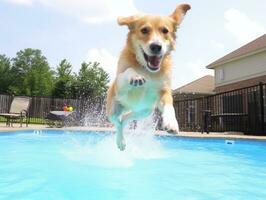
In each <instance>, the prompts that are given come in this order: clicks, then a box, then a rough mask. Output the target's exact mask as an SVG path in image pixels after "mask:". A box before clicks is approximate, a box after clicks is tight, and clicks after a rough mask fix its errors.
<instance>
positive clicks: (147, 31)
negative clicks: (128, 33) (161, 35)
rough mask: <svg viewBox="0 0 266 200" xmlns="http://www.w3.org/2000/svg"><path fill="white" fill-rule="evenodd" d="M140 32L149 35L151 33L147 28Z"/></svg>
mask: <svg viewBox="0 0 266 200" xmlns="http://www.w3.org/2000/svg"><path fill="white" fill-rule="evenodd" d="M140 31H141V33H142V34H148V33H149V29H148V28H147V27H144V28H142V29H140Z"/></svg>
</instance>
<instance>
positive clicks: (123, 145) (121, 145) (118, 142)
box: [116, 136, 126, 151]
mask: <svg viewBox="0 0 266 200" xmlns="http://www.w3.org/2000/svg"><path fill="white" fill-rule="evenodd" d="M116 145H117V147H118V149H120V151H124V150H125V148H126V142H125V139H124V137H121V136H117V137H116Z"/></svg>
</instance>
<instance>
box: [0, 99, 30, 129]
mask: <svg viewBox="0 0 266 200" xmlns="http://www.w3.org/2000/svg"><path fill="white" fill-rule="evenodd" d="M30 100H31V99H30V98H29V97H14V98H13V101H12V103H11V106H10V109H9V112H8V113H0V116H2V117H5V118H6V119H7V121H6V125H7V126H13V122H14V120H16V119H19V120H20V127H22V123H23V119H26V126H27V127H28V120H29V117H28V110H29V105H30Z"/></svg>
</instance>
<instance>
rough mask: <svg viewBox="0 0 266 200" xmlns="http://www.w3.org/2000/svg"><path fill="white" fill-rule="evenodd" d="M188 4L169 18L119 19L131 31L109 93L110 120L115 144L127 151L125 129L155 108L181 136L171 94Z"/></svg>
mask: <svg viewBox="0 0 266 200" xmlns="http://www.w3.org/2000/svg"><path fill="white" fill-rule="evenodd" d="M189 9H190V5H188V4H180V5H178V6H177V7H176V9H175V11H174V12H173V13H172V14H171V15H169V16H157V15H134V16H129V17H119V18H118V20H117V21H118V24H119V25H126V26H128V28H129V33H128V36H127V42H126V46H125V47H124V49H123V50H122V52H121V55H120V58H119V60H118V68H117V73H116V78H115V81H114V82H113V83H112V84H111V86H110V87H109V89H108V92H107V105H106V112H107V117H108V119H109V121H110V122H111V123H113V124H114V125H115V128H116V144H117V147H118V148H119V149H120V150H121V151H123V150H124V149H125V147H126V143H125V139H124V136H123V128H124V127H125V125H126V124H127V123H128V122H129V121H130V120H138V119H140V118H144V117H147V116H149V115H150V114H151V113H152V112H153V110H154V109H155V108H158V109H159V111H160V112H161V113H162V126H163V128H164V129H165V130H167V131H170V132H173V133H178V132H179V126H178V123H177V120H176V117H175V110H174V107H173V98H172V93H171V92H172V91H171V68H172V61H171V55H170V53H171V51H172V50H174V48H175V40H176V31H177V29H178V27H179V25H180V24H181V22H182V20H183V18H184V16H185V14H186V12H187V11H188V10H189Z"/></svg>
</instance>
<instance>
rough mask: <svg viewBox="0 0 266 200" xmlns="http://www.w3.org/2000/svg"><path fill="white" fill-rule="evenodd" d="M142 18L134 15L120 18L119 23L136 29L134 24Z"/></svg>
mask: <svg viewBox="0 0 266 200" xmlns="http://www.w3.org/2000/svg"><path fill="white" fill-rule="evenodd" d="M139 18H140V15H132V16H129V17H118V18H117V23H118V24H119V25H121V26H123V25H127V26H128V28H129V29H132V28H133V27H134V22H136V21H137V20H138V19H139Z"/></svg>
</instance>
